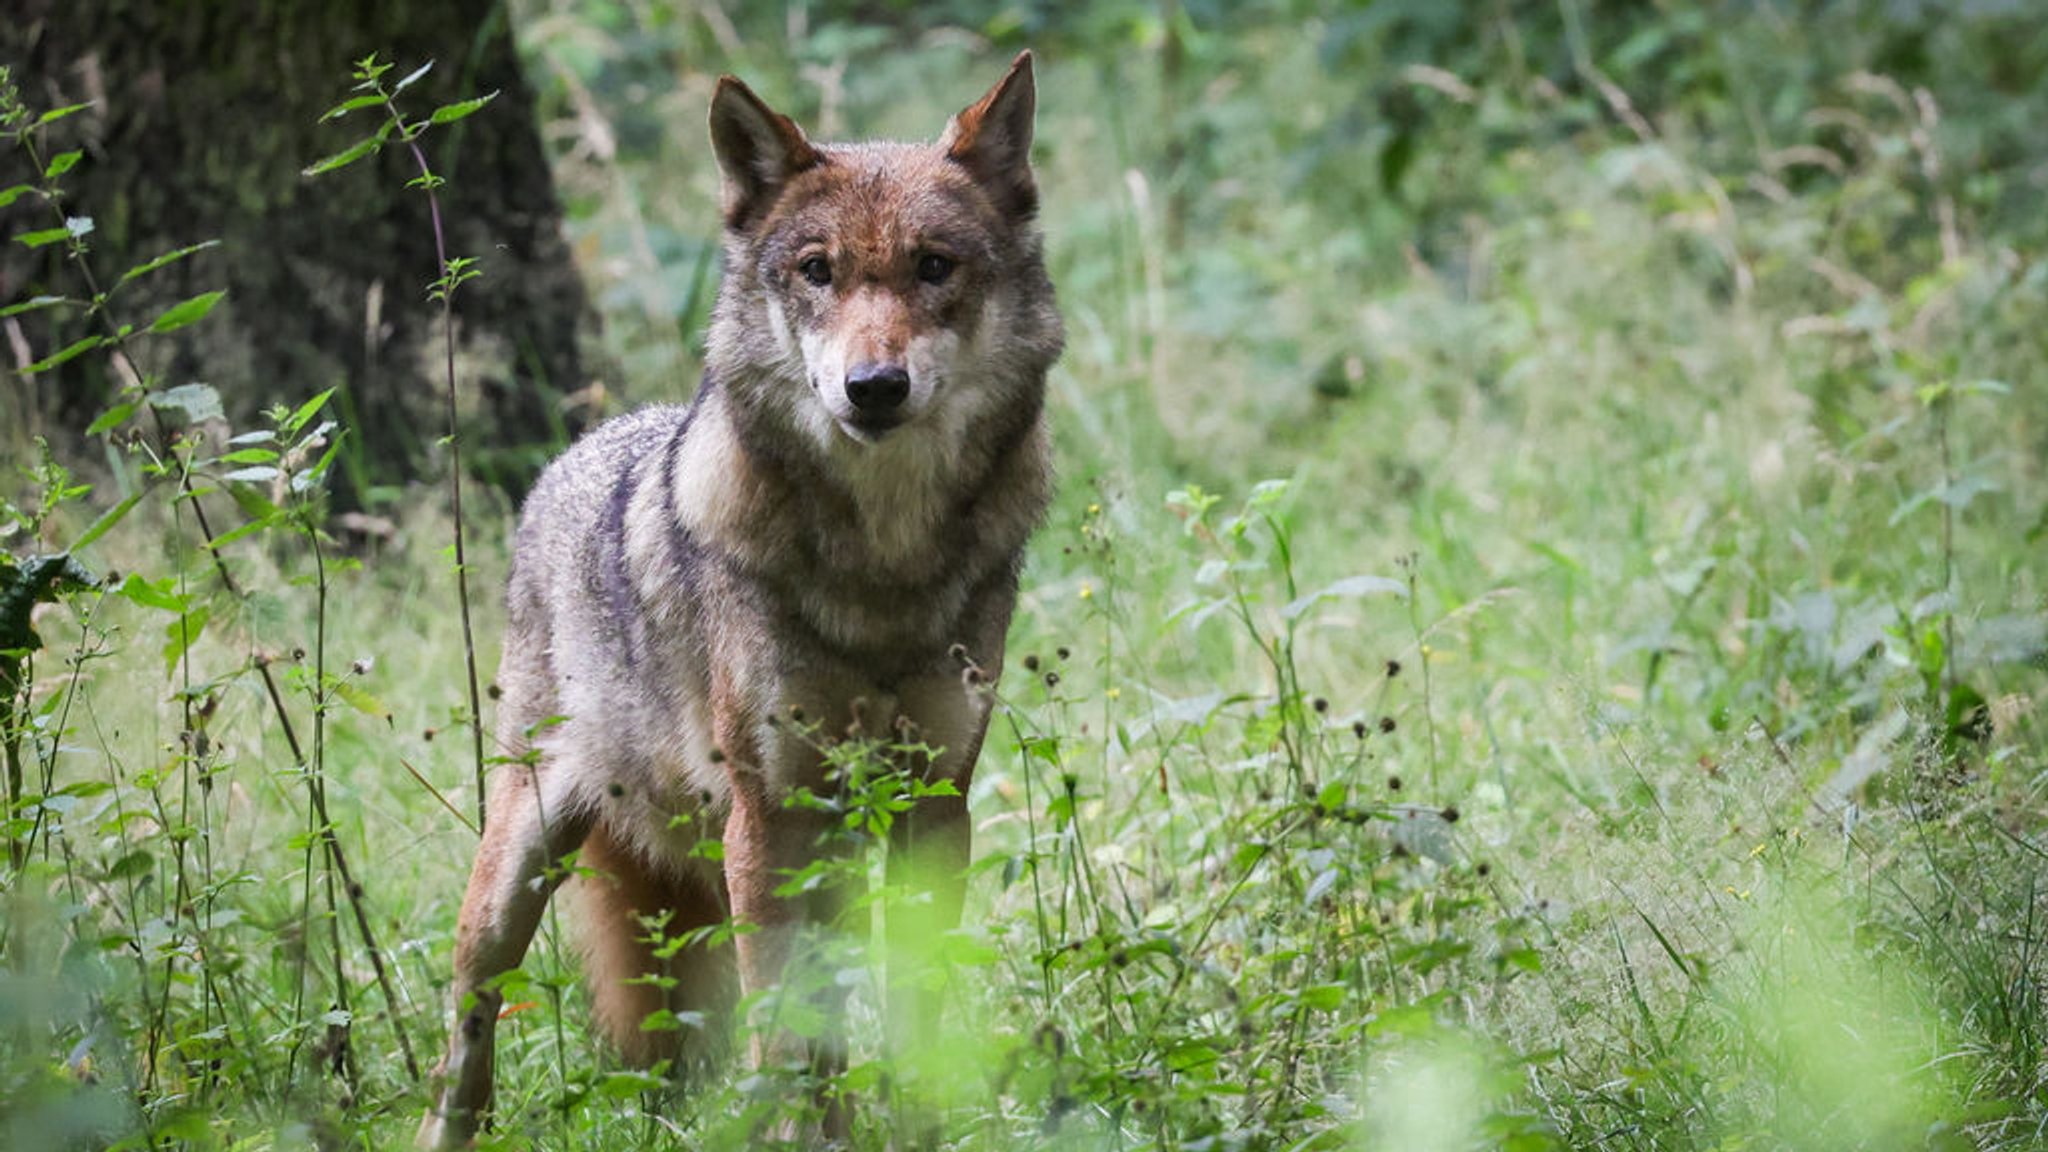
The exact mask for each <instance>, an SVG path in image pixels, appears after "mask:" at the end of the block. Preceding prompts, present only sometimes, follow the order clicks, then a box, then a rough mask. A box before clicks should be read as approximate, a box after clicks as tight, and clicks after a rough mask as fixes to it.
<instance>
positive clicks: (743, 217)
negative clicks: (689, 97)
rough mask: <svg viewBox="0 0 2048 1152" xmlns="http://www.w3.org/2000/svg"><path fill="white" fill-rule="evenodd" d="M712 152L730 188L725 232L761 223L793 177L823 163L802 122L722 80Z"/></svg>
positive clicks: (726, 198)
mask: <svg viewBox="0 0 2048 1152" xmlns="http://www.w3.org/2000/svg"><path fill="white" fill-rule="evenodd" d="M711 148H712V151H714V152H716V153H717V154H718V171H719V176H720V179H721V181H722V183H723V185H724V188H723V193H722V199H723V207H724V210H725V226H726V227H728V228H731V229H733V230H734V231H739V230H742V229H744V228H746V227H747V226H748V225H749V224H752V223H753V222H754V221H756V220H758V219H760V218H761V216H762V215H763V214H764V213H766V212H767V211H768V207H769V205H771V204H773V203H775V197H776V196H778V195H779V194H781V192H782V186H783V185H785V184H787V183H789V178H790V177H792V176H794V175H796V174H797V173H799V172H801V171H803V170H804V169H806V168H809V167H811V166H812V165H814V164H816V163H818V162H819V160H821V159H822V157H821V156H820V155H819V153H818V150H817V149H816V148H814V147H812V146H811V142H810V141H809V140H808V139H806V138H805V137H804V130H803V129H801V128H799V127H797V126H796V121H794V120H791V119H790V118H789V117H787V116H784V115H783V114H782V113H780V112H777V111H775V110H774V109H772V108H770V107H768V105H766V104H763V103H762V102H761V98H760V97H759V96H756V95H754V90H753V89H751V88H749V87H747V86H746V85H745V84H742V83H740V82H739V81H738V80H737V79H735V78H733V77H731V76H721V77H719V79H718V91H717V93H716V94H714V95H713V96H712V97H711Z"/></svg>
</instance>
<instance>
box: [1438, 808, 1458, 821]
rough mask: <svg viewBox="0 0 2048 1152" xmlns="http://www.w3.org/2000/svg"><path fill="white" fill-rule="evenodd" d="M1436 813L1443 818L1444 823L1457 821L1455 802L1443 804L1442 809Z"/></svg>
mask: <svg viewBox="0 0 2048 1152" xmlns="http://www.w3.org/2000/svg"><path fill="white" fill-rule="evenodd" d="M1438 815H1440V816H1442V817H1443V818H1444V823H1446V824H1456V823H1457V822H1458V806H1457V805H1456V804H1446V805H1444V810H1443V811H1442V812H1440V813H1438Z"/></svg>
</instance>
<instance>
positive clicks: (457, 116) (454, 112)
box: [427, 92, 498, 124]
mask: <svg viewBox="0 0 2048 1152" xmlns="http://www.w3.org/2000/svg"><path fill="white" fill-rule="evenodd" d="M497 98H498V94H497V93H496V92H492V93H490V94H489V95H487V96H479V97H477V98H476V99H474V100H463V101H459V102H457V103H454V104H443V105H441V106H440V107H439V108H436V109H434V114H433V115H432V116H430V117H428V118H427V122H428V123H430V124H453V123H455V122H456V121H457V120H461V119H463V118H464V117H467V116H470V115H472V114H474V113H476V112H478V111H480V110H482V108H483V106H484V105H486V104H489V103H490V102H491V101H493V100H496V99H497Z"/></svg>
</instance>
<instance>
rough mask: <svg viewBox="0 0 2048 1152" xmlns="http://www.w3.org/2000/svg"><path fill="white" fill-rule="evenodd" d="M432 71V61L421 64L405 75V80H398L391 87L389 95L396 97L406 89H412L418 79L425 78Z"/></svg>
mask: <svg viewBox="0 0 2048 1152" xmlns="http://www.w3.org/2000/svg"><path fill="white" fill-rule="evenodd" d="M433 70H434V62H433V61H432V60H429V61H427V62H426V63H425V64H422V65H420V66H419V67H417V68H415V69H413V70H412V71H411V72H409V73H407V74H406V77H405V79H403V80H400V81H399V82H398V83H396V84H393V85H392V86H391V94H392V95H393V96H396V95H398V94H399V93H400V92H403V91H405V90H406V89H407V88H410V87H412V86H413V83H414V82H415V81H417V80H418V79H419V78H420V77H422V76H425V75H426V74H427V73H429V72H432V71H433Z"/></svg>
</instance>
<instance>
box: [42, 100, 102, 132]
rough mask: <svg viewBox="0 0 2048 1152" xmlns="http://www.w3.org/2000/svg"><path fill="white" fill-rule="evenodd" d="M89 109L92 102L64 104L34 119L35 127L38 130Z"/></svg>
mask: <svg viewBox="0 0 2048 1152" xmlns="http://www.w3.org/2000/svg"><path fill="white" fill-rule="evenodd" d="M90 107H92V101H90V100H88V101H86V102H85V103H83V104H66V105H65V106H64V107H62V108H52V109H50V110H49V111H48V112H45V113H43V114H42V115H41V116H38V117H36V127H38V128H40V127H42V126H43V125H45V124H55V123H56V122H57V121H59V120H62V119H63V118H65V117H66V116H69V115H71V114H72V113H74V112H83V111H85V110H86V109H87V108H90Z"/></svg>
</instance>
